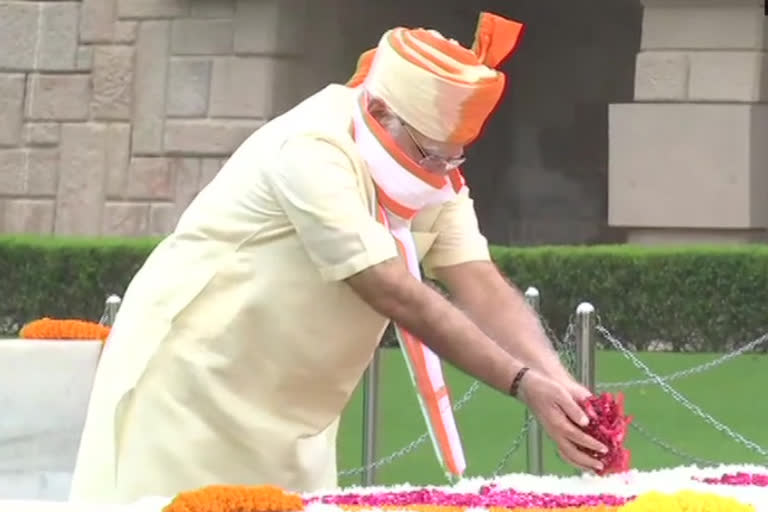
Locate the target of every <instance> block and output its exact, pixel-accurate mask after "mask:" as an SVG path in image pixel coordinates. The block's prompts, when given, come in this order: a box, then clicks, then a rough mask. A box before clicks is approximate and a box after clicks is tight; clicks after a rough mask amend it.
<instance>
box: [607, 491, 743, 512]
mask: <svg viewBox="0 0 768 512" xmlns="http://www.w3.org/2000/svg"><path fill="white" fill-rule="evenodd" d="M618 512H755V507H753V506H752V505H746V504H744V503H741V502H740V501H738V500H736V499H734V498H730V497H726V496H719V495H717V494H712V493H704V492H696V491H680V492H677V493H674V494H664V493H661V492H655V491H654V492H649V493H646V494H641V495H640V496H638V497H637V498H636V499H635V500H633V501H631V502H629V503H627V504H625V505H623V506H622V507H619V509H618Z"/></svg>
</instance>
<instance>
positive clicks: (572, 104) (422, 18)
mask: <svg viewBox="0 0 768 512" xmlns="http://www.w3.org/2000/svg"><path fill="white" fill-rule="evenodd" d="M481 10H489V11H492V12H497V13H499V14H502V15H506V16H509V17H511V18H513V19H517V20H520V21H522V22H524V23H525V24H526V25H527V30H526V33H525V35H524V38H523V41H522V44H521V46H520V48H519V50H518V51H517V53H516V54H515V55H514V56H513V57H512V58H511V59H510V60H509V61H507V63H506V64H505V65H504V71H505V72H506V73H507V74H508V76H509V88H508V91H507V93H506V95H505V97H504V99H503V101H502V103H501V105H500V108H499V110H498V111H497V112H496V113H495V115H494V116H493V118H492V119H491V120H490V122H489V123H488V125H487V127H486V131H485V133H484V135H483V137H481V139H480V140H479V141H478V142H477V143H476V144H475V145H474V146H473V147H471V148H469V149H468V156H469V159H468V162H467V165H466V168H465V173H466V175H467V178H468V181H469V183H470V186H471V187H472V190H473V195H474V197H475V200H476V208H477V212H478V216H479V218H480V223H481V225H482V228H483V230H484V232H485V233H486V234H487V236H488V237H489V239H490V241H491V242H492V243H498V244H517V245H521V244H549V243H598V242H600V243H604V242H612V241H621V240H622V239H623V234H622V233H621V232H620V231H616V230H612V229H610V228H609V227H608V226H607V168H608V104H610V103H616V102H628V101H632V99H633V89H634V65H635V55H636V53H637V51H638V49H639V45H640V27H641V18H642V8H641V5H640V2H639V0H591V1H590V2H562V1H560V0H517V1H516V2H512V3H510V2H507V1H502V0H496V1H478V2H472V3H469V2H466V1H465V0H424V1H421V2H413V1H410V2H406V1H404V0H384V1H381V2H375V3H374V2H359V0H323V1H322V2H308V7H307V11H306V18H305V19H306V30H305V33H304V35H303V36H301V34H299V33H296V31H294V34H293V36H296V37H303V38H304V42H303V46H304V48H305V49H306V54H305V59H304V62H305V66H304V68H303V69H302V70H301V73H299V74H297V73H296V70H295V69H292V70H290V69H289V68H286V70H284V71H283V72H282V74H281V70H280V69H277V70H276V75H275V79H276V82H275V84H276V87H287V89H286V90H283V91H282V92H281V94H280V96H281V97H283V98H289V99H290V101H286V102H281V104H280V107H281V108H280V109H278V111H281V110H284V109H286V108H289V107H290V106H291V105H292V104H293V103H295V102H296V101H297V100H298V99H301V98H302V97H304V96H306V95H309V94H311V93H313V92H315V91H317V90H319V89H321V88H322V87H324V86H325V85H326V84H328V83H329V82H337V83H338V82H344V81H346V80H347V79H348V78H349V77H350V76H351V75H352V73H353V72H354V69H355V64H356V61H357V58H358V57H359V55H360V54H361V53H362V52H363V51H365V50H367V49H369V48H372V47H374V46H375V45H376V44H377V43H378V40H379V38H380V37H381V35H382V34H383V33H384V31H386V30H387V29H389V28H391V27H394V26H398V25H406V26H429V27H432V28H435V29H437V30H439V31H441V32H442V33H443V34H445V35H448V36H450V37H453V38H455V39H457V40H459V41H461V42H462V43H464V44H467V45H468V44H470V43H471V41H472V38H473V36H474V30H475V26H476V22H477V16H478V13H479V12H480V11H481ZM290 11H291V10H289V9H286V10H285V11H284V12H287V13H290ZM289 15H290V16H291V19H292V20H294V21H293V22H292V23H293V24H294V26H295V20H296V18H295V17H294V16H295V14H294V13H290V14H289ZM285 25H286V28H284V29H283V30H290V26H291V22H290V21H289V20H288V19H286V24H285ZM282 37H286V34H283V35H282ZM291 37H292V36H291Z"/></svg>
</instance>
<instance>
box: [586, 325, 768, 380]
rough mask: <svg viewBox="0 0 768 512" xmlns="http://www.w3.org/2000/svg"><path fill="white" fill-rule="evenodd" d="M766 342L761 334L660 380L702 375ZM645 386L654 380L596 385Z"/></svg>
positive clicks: (767, 334) (767, 339)
mask: <svg viewBox="0 0 768 512" xmlns="http://www.w3.org/2000/svg"><path fill="white" fill-rule="evenodd" d="M766 341H768V333H766V334H763V335H762V336H760V337H759V338H757V339H755V340H753V341H750V342H749V343H747V344H746V345H744V346H743V347H741V348H739V349H737V350H734V351H733V352H729V353H728V354H725V355H724V356H721V357H719V358H717V359H714V360H712V361H709V362H707V363H703V364H700V365H698V366H694V367H692V368H688V369H685V370H680V371H677V372H674V373H670V374H669V375H665V376H663V377H661V379H662V380H663V381H665V382H671V381H673V380H677V379H681V378H683V377H689V376H691V375H695V374H697V373H702V372H705V371H707V370H711V369H712V368H715V367H717V366H720V365H721V364H723V363H727V362H728V361H730V360H731V359H733V358H735V357H736V356H740V355H743V354H745V353H746V352H749V351H750V350H752V349H754V348H755V347H757V346H759V345H762V344H763V343H765V342H766ZM647 384H656V380H655V379H652V378H649V379H639V380H627V381H623V382H601V383H599V384H598V385H597V387H598V388H602V389H606V388H630V387H634V386H645V385H647Z"/></svg>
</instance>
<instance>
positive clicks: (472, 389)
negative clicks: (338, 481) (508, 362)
mask: <svg viewBox="0 0 768 512" xmlns="http://www.w3.org/2000/svg"><path fill="white" fill-rule="evenodd" d="M478 389H480V382H479V381H474V382H473V383H472V385H471V386H469V389H467V391H466V392H465V393H464V395H463V396H462V397H461V398H460V399H458V400H457V401H456V403H455V404H454V405H453V410H454V412H455V411H458V410H460V409H461V408H462V407H464V406H465V405H466V404H467V402H469V401H470V400H471V399H472V397H473V396H474V394H475V393H476V392H477V390H478ZM428 439H429V432H425V433H423V434H422V435H421V436H420V437H419V438H417V439H415V440H413V441H411V442H410V443H408V444H407V445H405V446H404V447H402V448H400V449H399V450H397V451H395V452H393V453H391V454H390V455H387V456H386V457H382V458H381V459H379V460H377V461H374V462H372V463H370V464H368V465H366V466H360V467H358V468H353V469H345V470H342V471H339V473H338V476H340V477H345V476H355V475H359V474H361V473H364V472H366V471H368V470H370V469H378V468H380V467H381V466H385V465H387V464H390V463H391V462H393V461H395V460H396V459H399V458H400V457H404V456H405V455H408V454H409V453H411V452H412V451H413V450H415V449H416V448H418V447H419V446H421V445H422V444H424V442H425V441H427V440H428Z"/></svg>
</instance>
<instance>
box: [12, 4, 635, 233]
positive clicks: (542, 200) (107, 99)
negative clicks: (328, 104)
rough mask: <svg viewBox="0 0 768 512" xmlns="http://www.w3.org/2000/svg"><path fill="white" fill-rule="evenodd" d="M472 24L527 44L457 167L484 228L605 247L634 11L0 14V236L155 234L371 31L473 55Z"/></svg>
mask: <svg viewBox="0 0 768 512" xmlns="http://www.w3.org/2000/svg"><path fill="white" fill-rule="evenodd" d="M484 9H487V10H491V11H494V12H498V13H500V14H503V15H507V16H510V17H512V18H515V19H519V20H521V21H523V22H525V23H526V24H527V31H526V34H525V36H524V39H523V42H522V45H521V46H520V49H519V51H518V52H517V53H516V55H515V56H514V57H513V58H512V59H511V60H510V61H509V62H508V63H507V64H506V65H505V67H504V70H505V71H506V72H507V73H508V74H509V77H510V80H509V91H508V93H507V95H506V97H505V99H504V101H503V103H502V105H501V108H500V109H499V111H498V112H497V113H496V114H495V115H494V117H493V119H492V121H491V123H489V125H488V128H487V130H486V133H485V134H484V136H483V137H482V138H481V140H480V141H479V142H478V143H477V144H476V145H475V146H473V147H472V148H469V151H468V154H469V157H470V158H469V160H468V162H467V165H466V167H465V172H466V174H467V177H468V180H469V182H470V185H471V186H472V189H473V191H474V195H475V197H476V199H477V202H476V204H477V210H478V214H479V217H480V221H481V225H482V227H483V229H484V230H485V232H486V233H487V234H488V236H489V238H490V239H491V241H492V242H494V243H502V244H532V243H582V242H597V241H605V240H610V239H613V238H614V237H615V235H614V234H613V233H612V232H611V231H610V230H609V229H608V226H607V187H608V184H607V167H608V136H607V131H608V128H607V123H608V112H607V110H608V104H609V103H614V102H622V101H631V99H632V94H633V83H634V66H635V59H634V56H635V54H636V52H637V50H638V48H639V40H640V22H641V14H642V11H641V6H640V3H639V0H591V2H589V7H585V5H584V4H583V3H580V2H563V1H562V0H517V1H516V2H509V1H508V0H483V1H477V2H467V1H466V0H424V1H423V2H410V3H409V2H361V1H360V0H78V1H67V0H46V1H29V0H13V1H9V0H0V48H2V49H3V51H2V52H1V53H0V119H2V120H3V122H2V123H0V232H36V233H55V234H61V235H66V234H83V235H125V236H133V235H144V234H152V235H161V234H164V233H167V232H168V231H170V230H171V229H172V227H173V225H174V224H175V222H176V220H177V218H178V215H179V213H180V211H181V210H182V209H183V208H184V207H185V206H186V205H187V203H188V202H189V201H190V200H191V198H192V197H193V196H194V195H195V194H196V193H197V191H198V190H199V189H200V188H201V187H202V186H203V185H204V184H205V183H207V182H208V180H209V179H210V178H211V177H212V176H213V175H214V174H215V173H216V172H217V171H218V169H219V168H220V166H221V163H222V161H223V160H224V159H226V158H227V157H228V155H229V154H230V153H231V151H232V150H233V149H234V148H235V147H236V146H237V145H238V144H239V143H240V142H241V141H242V140H243V139H244V138H245V137H246V136H247V135H248V134H249V133H250V132H251V131H252V130H253V129H255V128H257V127H258V126H260V125H261V124H262V123H263V122H265V121H266V120H268V119H270V118H272V117H274V116H275V115H277V114H279V113H280V112H282V111H284V110H285V109H287V108H289V107H290V106H292V105H293V104H294V103H295V102H297V101H298V100H300V99H302V98H303V97H305V96H306V95H308V94H310V93H312V92H313V91H315V90H318V89H320V88H321V87H323V86H324V85H325V84H327V83H328V82H331V81H335V82H341V81H344V80H345V79H347V78H348V77H349V76H350V75H351V73H352V72H353V69H354V65H355V62H356V60H357V57H358V56H359V54H360V53H361V52H362V51H364V50H366V49H368V48H371V47H372V46H374V45H375V44H376V43H377V42H378V39H379V37H380V36H381V34H382V33H383V32H384V31H385V30H386V29H388V28H390V27H392V26H394V25H399V24H404V25H410V26H419V25H421V26H432V27H435V28H437V29H438V30H441V31H443V32H444V33H446V34H450V35H451V36H453V37H455V38H457V39H459V40H460V41H462V42H463V43H465V44H470V43H471V41H472V36H473V35H474V29H475V23H476V20H477V15H478V12H479V11H480V10H484ZM350 20H353V22H350Z"/></svg>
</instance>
